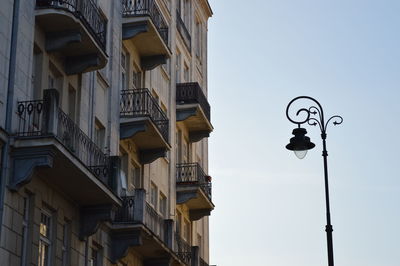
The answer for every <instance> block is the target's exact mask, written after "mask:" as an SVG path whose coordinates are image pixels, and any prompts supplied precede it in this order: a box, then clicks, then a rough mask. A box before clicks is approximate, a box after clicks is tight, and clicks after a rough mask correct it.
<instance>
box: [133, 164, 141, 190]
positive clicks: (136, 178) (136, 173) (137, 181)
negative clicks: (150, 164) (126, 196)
mask: <svg viewBox="0 0 400 266" xmlns="http://www.w3.org/2000/svg"><path fill="white" fill-rule="evenodd" d="M131 176H132V179H131V184H132V185H133V186H134V187H135V188H141V187H142V184H141V183H142V182H141V171H140V167H139V166H138V165H137V164H135V163H134V162H132V163H131Z"/></svg>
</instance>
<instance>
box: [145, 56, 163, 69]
mask: <svg viewBox="0 0 400 266" xmlns="http://www.w3.org/2000/svg"><path fill="white" fill-rule="evenodd" d="M167 58H168V57H167V56H166V55H155V56H145V57H142V58H140V62H141V66H142V69H143V70H145V71H149V70H152V69H154V68H156V67H158V66H159V65H162V64H165V63H166V62H167Z"/></svg>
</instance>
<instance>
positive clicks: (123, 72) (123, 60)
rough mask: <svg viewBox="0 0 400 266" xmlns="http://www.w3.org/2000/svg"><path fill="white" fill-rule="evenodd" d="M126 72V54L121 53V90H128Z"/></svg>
mask: <svg viewBox="0 0 400 266" xmlns="http://www.w3.org/2000/svg"><path fill="white" fill-rule="evenodd" d="M127 70H128V57H127V54H126V53H125V52H124V51H123V52H122V53H121V90H127V89H128V86H127V84H128V77H127V74H126V73H127Z"/></svg>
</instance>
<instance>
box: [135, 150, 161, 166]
mask: <svg viewBox="0 0 400 266" xmlns="http://www.w3.org/2000/svg"><path fill="white" fill-rule="evenodd" d="M167 151H168V149H167V148H162V149H151V150H143V151H140V156H139V159H140V162H141V163H142V164H148V163H152V162H154V161H155V160H157V159H158V158H162V157H166V156H167Z"/></svg>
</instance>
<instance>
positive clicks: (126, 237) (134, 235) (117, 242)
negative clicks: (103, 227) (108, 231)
mask: <svg viewBox="0 0 400 266" xmlns="http://www.w3.org/2000/svg"><path fill="white" fill-rule="evenodd" d="M111 241H112V245H111V258H110V259H111V262H112V263H113V264H116V263H117V261H118V260H120V259H122V258H123V257H125V256H126V255H127V254H128V249H129V247H134V246H141V245H142V244H143V241H142V236H141V234H140V229H138V228H136V229H131V230H129V231H126V230H124V231H118V232H113V233H112V236H111Z"/></svg>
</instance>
